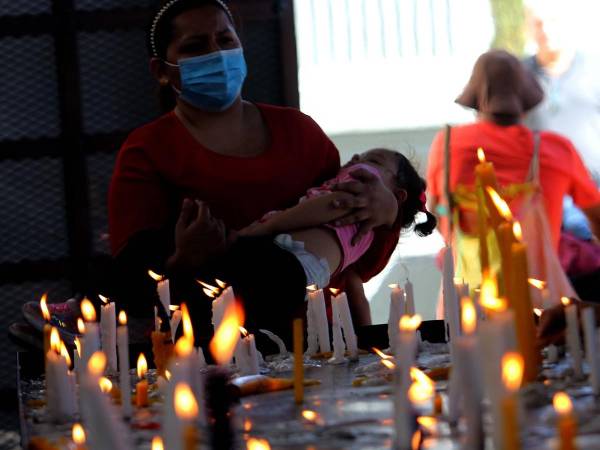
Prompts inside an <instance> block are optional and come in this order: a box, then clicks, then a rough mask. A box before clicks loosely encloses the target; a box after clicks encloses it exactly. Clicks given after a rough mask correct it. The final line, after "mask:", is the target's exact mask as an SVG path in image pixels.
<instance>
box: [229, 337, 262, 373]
mask: <svg viewBox="0 0 600 450" xmlns="http://www.w3.org/2000/svg"><path fill="white" fill-rule="evenodd" d="M241 331H242V334H243V335H244V337H243V338H242V339H240V341H239V342H238V344H237V347H236V350H235V354H234V355H235V358H236V360H235V364H236V365H237V367H238V370H239V371H240V373H241V374H242V375H257V374H259V373H260V368H259V363H258V352H257V351H256V341H255V339H254V335H253V334H248V332H247V331H246V329H245V328H241Z"/></svg>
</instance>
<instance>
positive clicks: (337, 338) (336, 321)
mask: <svg viewBox="0 0 600 450" xmlns="http://www.w3.org/2000/svg"><path fill="white" fill-rule="evenodd" d="M331 330H332V334H333V356H332V357H331V358H330V359H329V362H330V363H331V364H341V363H343V362H344V361H346V358H345V357H344V353H345V352H346V344H344V339H343V337H342V323H341V319H340V308H339V302H338V300H337V298H335V297H331Z"/></svg>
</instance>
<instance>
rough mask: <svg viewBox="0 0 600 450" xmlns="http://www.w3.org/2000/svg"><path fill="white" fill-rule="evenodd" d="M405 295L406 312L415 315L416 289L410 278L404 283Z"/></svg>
mask: <svg viewBox="0 0 600 450" xmlns="http://www.w3.org/2000/svg"><path fill="white" fill-rule="evenodd" d="M404 297H405V301H406V303H405V307H404V314H406V315H409V316H414V315H415V314H416V313H417V311H416V308H415V290H414V287H413V284H412V283H411V282H410V280H409V279H408V278H407V279H406V283H404ZM346 302H347V301H346Z"/></svg>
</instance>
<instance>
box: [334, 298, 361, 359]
mask: <svg viewBox="0 0 600 450" xmlns="http://www.w3.org/2000/svg"><path fill="white" fill-rule="evenodd" d="M331 292H332V293H333V294H334V296H333V297H332V298H331V302H332V304H333V302H336V303H337V307H338V311H339V314H340V323H341V325H342V331H343V332H344V340H345V341H346V347H347V350H348V353H349V355H350V359H351V360H356V359H358V342H357V337H356V333H355V332H354V324H353V323H352V314H351V312H350V306H349V305H348V297H347V296H346V293H345V292H341V293H340V294H338V295H335V294H337V293H338V292H339V290H337V289H331Z"/></svg>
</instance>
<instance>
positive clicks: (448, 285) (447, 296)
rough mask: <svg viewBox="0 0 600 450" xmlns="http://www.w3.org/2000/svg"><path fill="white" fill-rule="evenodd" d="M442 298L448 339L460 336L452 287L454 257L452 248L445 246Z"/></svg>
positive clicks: (457, 309)
mask: <svg viewBox="0 0 600 450" xmlns="http://www.w3.org/2000/svg"><path fill="white" fill-rule="evenodd" d="M442 276H443V297H444V321H445V322H446V326H447V327H448V335H447V337H448V339H449V340H450V341H452V339H453V338H455V337H456V336H458V335H459V334H460V312H459V307H458V295H457V293H456V288H455V286H454V257H453V255H452V247H450V246H447V247H446V249H445V251H444V268H443V273H442Z"/></svg>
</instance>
